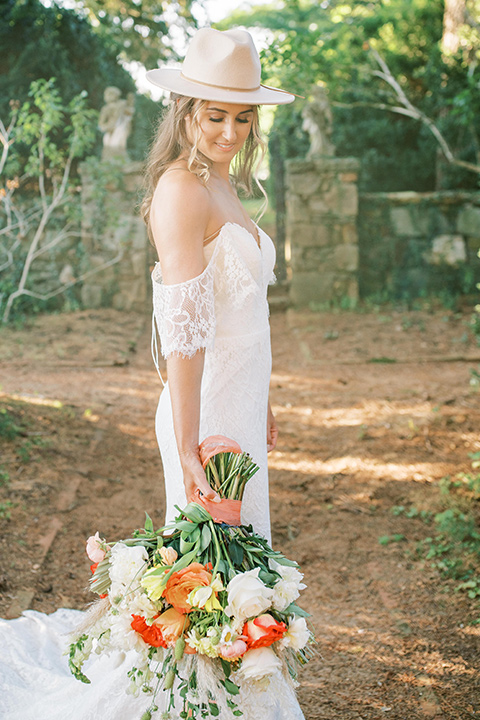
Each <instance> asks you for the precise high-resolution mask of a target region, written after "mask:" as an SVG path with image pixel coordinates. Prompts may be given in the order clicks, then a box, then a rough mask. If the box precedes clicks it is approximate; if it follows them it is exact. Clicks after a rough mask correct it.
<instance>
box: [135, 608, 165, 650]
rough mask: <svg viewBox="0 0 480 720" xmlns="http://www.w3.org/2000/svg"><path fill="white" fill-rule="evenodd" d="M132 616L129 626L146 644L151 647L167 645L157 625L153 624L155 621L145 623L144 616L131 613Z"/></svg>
mask: <svg viewBox="0 0 480 720" xmlns="http://www.w3.org/2000/svg"><path fill="white" fill-rule="evenodd" d="M132 617H133V620H132V622H131V626H132V628H133V630H135V632H137V633H138V634H139V635H141V636H142V638H143V639H144V640H145V642H146V643H147V644H148V645H152V646H153V647H163V648H166V647H167V643H166V642H165V640H164V638H163V635H162V630H161V628H159V627H158V625H155V623H153V625H147V623H146V622H145V618H144V617H142V616H141V615H132Z"/></svg>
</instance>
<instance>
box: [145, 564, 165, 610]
mask: <svg viewBox="0 0 480 720" xmlns="http://www.w3.org/2000/svg"><path fill="white" fill-rule="evenodd" d="M159 571H161V572H159ZM166 575H167V573H166V572H165V570H164V568H163V566H161V565H157V566H156V567H154V568H152V569H151V570H148V572H146V573H145V575H144V576H143V577H142V579H141V580H140V585H141V586H142V587H143V588H145V590H146V591H147V595H148V597H149V598H150V600H153V602H155V601H156V600H159V599H160V598H161V596H162V593H163V591H164V590H165V585H166V580H165V578H166Z"/></svg>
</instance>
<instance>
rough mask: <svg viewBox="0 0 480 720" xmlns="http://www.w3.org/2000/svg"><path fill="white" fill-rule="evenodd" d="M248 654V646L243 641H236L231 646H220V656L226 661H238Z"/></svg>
mask: <svg viewBox="0 0 480 720" xmlns="http://www.w3.org/2000/svg"><path fill="white" fill-rule="evenodd" d="M246 652H247V644H246V642H244V641H243V640H235V641H234V642H233V643H231V644H230V645H220V647H219V648H218V654H219V655H220V657H222V658H223V659H224V660H230V661H233V660H237V658H239V657H241V656H242V655H244V654H245V653H246Z"/></svg>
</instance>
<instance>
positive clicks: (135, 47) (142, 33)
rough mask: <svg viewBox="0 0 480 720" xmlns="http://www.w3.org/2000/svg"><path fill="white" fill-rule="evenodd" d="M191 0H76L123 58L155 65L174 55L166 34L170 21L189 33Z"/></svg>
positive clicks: (192, 25) (192, 18)
mask: <svg viewBox="0 0 480 720" xmlns="http://www.w3.org/2000/svg"><path fill="white" fill-rule="evenodd" d="M192 2H193V0H163V2H162V0H79V3H78V5H79V7H80V8H83V11H84V12H85V14H86V15H87V17H88V18H89V20H90V22H91V23H92V25H93V26H94V27H95V28H96V30H97V32H98V33H99V34H100V35H101V36H102V37H104V38H105V39H107V40H108V42H111V43H113V44H115V46H116V47H117V51H118V53H119V55H120V57H121V58H122V59H124V60H135V61H137V62H141V63H143V64H144V65H145V66H146V67H155V66H156V64H157V62H158V60H165V59H168V58H170V57H172V56H175V53H174V50H173V48H172V45H171V43H170V41H169V38H168V31H169V28H170V27H171V26H172V25H175V26H176V28H177V30H179V31H181V32H183V33H185V35H187V34H188V32H189V30H191V29H192V28H194V27H195V25H196V22H195V18H194V16H193V15H192V12H191V5H192Z"/></svg>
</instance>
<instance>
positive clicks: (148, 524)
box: [145, 512, 153, 533]
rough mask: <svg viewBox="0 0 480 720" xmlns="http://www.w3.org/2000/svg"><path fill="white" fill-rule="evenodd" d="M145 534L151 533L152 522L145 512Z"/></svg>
mask: <svg viewBox="0 0 480 720" xmlns="http://www.w3.org/2000/svg"><path fill="white" fill-rule="evenodd" d="M145 532H147V533H153V520H152V518H151V517H150V515H149V514H148V513H147V512H145Z"/></svg>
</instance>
